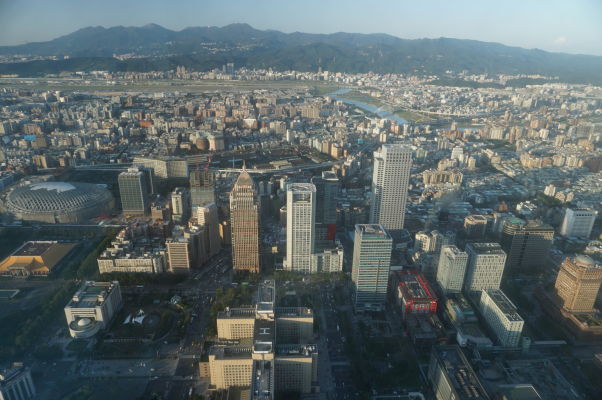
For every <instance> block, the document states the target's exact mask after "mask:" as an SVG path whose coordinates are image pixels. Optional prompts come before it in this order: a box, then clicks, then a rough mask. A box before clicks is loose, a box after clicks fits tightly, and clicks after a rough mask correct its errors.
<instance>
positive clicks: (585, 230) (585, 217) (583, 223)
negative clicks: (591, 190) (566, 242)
mask: <svg viewBox="0 0 602 400" xmlns="http://www.w3.org/2000/svg"><path fill="white" fill-rule="evenodd" d="M597 216H598V211H596V210H594V209H591V208H576V209H571V208H567V209H566V211H565V213H564V219H563V220H562V226H561V227H560V234H561V235H562V236H575V237H578V238H582V239H589V236H590V235H591V234H592V228H593V227H594V222H595V221H596V217H597Z"/></svg>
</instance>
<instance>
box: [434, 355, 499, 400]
mask: <svg viewBox="0 0 602 400" xmlns="http://www.w3.org/2000/svg"><path fill="white" fill-rule="evenodd" d="M433 355H434V356H435V357H437V360H438V362H439V365H440V367H441V368H442V369H443V370H444V371H445V374H446V375H447V377H448V379H449V381H450V383H451V384H452V386H453V387H454V389H455V390H456V392H457V394H458V400H467V399H472V400H484V399H489V396H488V395H487V392H485V389H484V388H483V385H482V384H481V382H480V381H479V378H478V377H477V375H476V374H475V372H474V371H473V369H472V367H471V366H470V364H469V362H468V360H467V359H466V356H465V355H464V353H463V352H462V350H461V349H460V347H459V346H457V345H454V346H435V347H433Z"/></svg>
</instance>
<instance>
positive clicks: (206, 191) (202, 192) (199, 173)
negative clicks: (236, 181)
mask: <svg viewBox="0 0 602 400" xmlns="http://www.w3.org/2000/svg"><path fill="white" fill-rule="evenodd" d="M208 203H215V175H214V174H213V172H211V171H208V170H201V169H198V168H197V169H196V170H194V171H192V172H191V173H190V204H191V205H192V207H199V206H203V205H205V204H208Z"/></svg>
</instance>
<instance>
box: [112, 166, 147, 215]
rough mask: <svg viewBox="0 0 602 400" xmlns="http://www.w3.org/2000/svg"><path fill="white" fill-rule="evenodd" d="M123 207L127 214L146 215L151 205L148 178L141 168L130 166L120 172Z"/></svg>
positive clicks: (119, 179) (120, 192)
mask: <svg viewBox="0 0 602 400" xmlns="http://www.w3.org/2000/svg"><path fill="white" fill-rule="evenodd" d="M117 180H118V182H119V194H120V197H121V209H122V210H123V213H124V214H126V215H144V214H146V213H147V211H148V207H149V195H150V193H151V191H150V188H149V186H148V178H147V176H145V173H144V172H143V170H142V169H141V168H129V169H128V170H127V171H124V172H122V173H120V174H119V177H118V179H117Z"/></svg>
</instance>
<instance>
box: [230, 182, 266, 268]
mask: <svg viewBox="0 0 602 400" xmlns="http://www.w3.org/2000/svg"><path fill="white" fill-rule="evenodd" d="M230 223H231V234H232V264H233V267H234V269H235V270H246V271H251V272H259V267H260V264H259V197H258V196H257V188H256V187H255V183H254V182H253V178H251V175H249V173H248V172H246V171H243V172H242V173H241V174H240V175H239V176H238V179H237V180H236V183H235V184H234V187H233V188H232V191H231V192H230Z"/></svg>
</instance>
